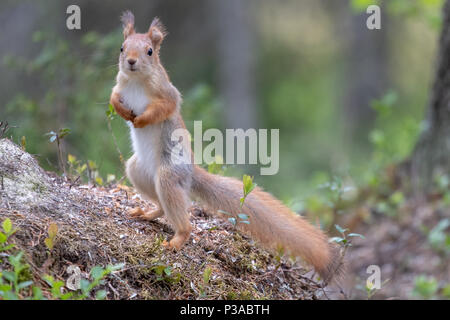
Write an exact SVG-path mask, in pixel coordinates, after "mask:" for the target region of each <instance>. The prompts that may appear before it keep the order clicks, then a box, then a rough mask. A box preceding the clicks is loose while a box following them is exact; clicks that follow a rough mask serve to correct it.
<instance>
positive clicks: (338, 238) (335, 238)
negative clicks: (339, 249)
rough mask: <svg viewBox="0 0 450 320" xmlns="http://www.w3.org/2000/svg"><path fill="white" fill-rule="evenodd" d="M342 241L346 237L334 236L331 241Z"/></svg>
mask: <svg viewBox="0 0 450 320" xmlns="http://www.w3.org/2000/svg"><path fill="white" fill-rule="evenodd" d="M342 241H344V238H341V237H333V238H330V240H329V242H336V243H341V242H342Z"/></svg>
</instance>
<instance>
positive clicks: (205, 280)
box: [200, 266, 212, 297]
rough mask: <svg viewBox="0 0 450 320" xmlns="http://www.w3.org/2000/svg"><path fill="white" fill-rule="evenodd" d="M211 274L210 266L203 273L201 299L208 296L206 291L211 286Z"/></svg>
mask: <svg viewBox="0 0 450 320" xmlns="http://www.w3.org/2000/svg"><path fill="white" fill-rule="evenodd" d="M211 273H212V269H211V267H209V266H207V267H206V268H205V270H204V271H203V283H202V284H201V285H200V296H201V297H205V296H206V290H207V288H208V286H209V281H210V280H211Z"/></svg>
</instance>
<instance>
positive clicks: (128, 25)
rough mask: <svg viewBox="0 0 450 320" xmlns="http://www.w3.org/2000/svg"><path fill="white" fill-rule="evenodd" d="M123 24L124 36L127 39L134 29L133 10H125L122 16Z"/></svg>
mask: <svg viewBox="0 0 450 320" xmlns="http://www.w3.org/2000/svg"><path fill="white" fill-rule="evenodd" d="M120 20H121V21H122V25H123V38H124V39H126V38H127V37H128V36H129V35H131V34H133V33H134V32H135V31H134V15H133V14H132V13H131V11H128V10H127V11H125V12H124V13H122V16H121V17H120Z"/></svg>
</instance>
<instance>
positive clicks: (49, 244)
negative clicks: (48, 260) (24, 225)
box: [44, 238, 53, 250]
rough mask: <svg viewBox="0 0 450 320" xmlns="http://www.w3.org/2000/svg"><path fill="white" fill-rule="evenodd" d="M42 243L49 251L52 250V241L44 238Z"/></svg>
mask: <svg viewBox="0 0 450 320" xmlns="http://www.w3.org/2000/svg"><path fill="white" fill-rule="evenodd" d="M44 243H45V246H46V247H47V248H48V249H49V250H53V240H52V239H50V238H45V239H44Z"/></svg>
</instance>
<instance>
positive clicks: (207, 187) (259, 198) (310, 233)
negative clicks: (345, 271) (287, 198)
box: [192, 166, 341, 282]
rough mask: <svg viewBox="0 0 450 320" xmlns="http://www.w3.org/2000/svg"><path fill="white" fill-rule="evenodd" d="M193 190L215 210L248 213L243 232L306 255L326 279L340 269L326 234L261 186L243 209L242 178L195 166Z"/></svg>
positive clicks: (267, 243) (272, 245)
mask: <svg viewBox="0 0 450 320" xmlns="http://www.w3.org/2000/svg"><path fill="white" fill-rule="evenodd" d="M192 192H193V194H194V195H195V196H196V197H198V198H200V200H202V201H203V202H205V203H206V204H207V205H208V206H209V207H210V208H211V209H212V210H214V211H217V210H223V211H226V212H228V213H231V214H233V215H237V214H238V213H241V212H243V213H245V214H246V215H248V217H249V222H250V223H249V224H244V223H242V224H239V226H240V227H242V229H244V231H248V232H250V234H251V235H252V236H253V237H254V238H256V240H258V241H260V242H261V243H262V244H263V245H265V246H267V247H271V248H277V247H280V246H281V247H283V248H284V249H285V250H286V251H287V252H289V253H291V254H293V255H295V256H299V257H301V258H303V259H304V260H306V261H307V262H308V263H310V264H312V265H313V266H314V267H315V269H316V270H317V271H318V272H319V273H320V275H321V276H322V278H323V279H324V281H325V282H328V281H330V280H331V278H332V277H333V275H334V274H335V273H336V272H337V273H339V272H340V270H338V269H341V268H340V266H339V265H340V264H341V261H340V259H339V250H338V249H337V248H336V247H335V246H333V245H330V244H329V243H328V238H327V236H326V235H325V234H324V233H323V232H322V231H321V230H320V229H318V228H316V227H314V226H313V225H311V224H310V223H309V222H307V221H306V220H304V219H303V218H302V217H300V216H298V215H296V214H295V213H293V212H292V211H291V210H290V209H289V208H287V207H286V206H284V205H283V204H282V203H281V202H280V201H279V200H277V199H276V198H274V197H273V196H272V195H270V194H269V193H267V192H264V191H263V190H262V189H261V188H258V187H257V188H255V189H254V190H253V191H252V192H251V193H250V195H248V197H247V198H246V200H245V203H244V206H243V208H241V207H240V202H239V199H240V197H242V195H243V186H242V182H241V181H239V180H237V179H233V178H229V177H222V176H218V175H213V174H210V173H208V172H207V171H206V170H204V169H202V168H200V167H197V166H196V167H195V169H194V177H193V183H192Z"/></svg>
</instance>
